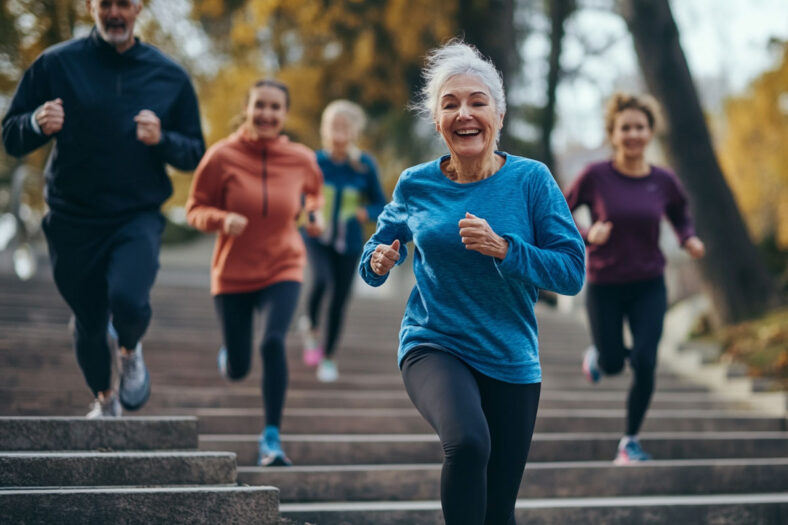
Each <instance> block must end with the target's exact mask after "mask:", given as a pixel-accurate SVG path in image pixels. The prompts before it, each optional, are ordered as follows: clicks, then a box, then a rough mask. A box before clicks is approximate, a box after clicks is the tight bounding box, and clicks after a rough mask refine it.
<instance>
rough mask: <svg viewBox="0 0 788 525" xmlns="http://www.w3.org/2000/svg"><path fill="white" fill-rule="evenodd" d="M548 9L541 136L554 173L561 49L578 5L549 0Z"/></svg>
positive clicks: (572, 0) (543, 157)
mask: <svg viewBox="0 0 788 525" xmlns="http://www.w3.org/2000/svg"><path fill="white" fill-rule="evenodd" d="M548 4H549V5H548V9H549V15H550V57H549V65H550V67H549V70H548V72H547V104H546V105H545V107H544V109H543V110H542V118H541V120H542V122H541V128H542V138H541V160H542V162H544V163H545V164H547V167H548V168H550V171H551V172H552V173H553V175H554V176H555V175H556V171H555V155H554V153H553V146H552V144H551V139H552V136H553V129H554V128H555V105H556V93H557V91H558V83H559V82H560V81H561V51H562V50H563V41H564V33H565V31H564V23H565V22H566V20H567V18H569V16H570V15H571V14H572V13H573V12H574V11H575V9H576V8H577V5H576V3H575V0H549V2H548Z"/></svg>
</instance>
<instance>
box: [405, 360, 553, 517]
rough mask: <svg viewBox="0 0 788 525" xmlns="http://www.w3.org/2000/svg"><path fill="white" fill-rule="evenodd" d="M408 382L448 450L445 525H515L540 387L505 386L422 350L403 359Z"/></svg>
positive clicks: (443, 491) (443, 495)
mask: <svg viewBox="0 0 788 525" xmlns="http://www.w3.org/2000/svg"><path fill="white" fill-rule="evenodd" d="M402 377H403V380H404V382H405V388H406V389H407V391H408V395H409V396H410V399H411V400H412V401H413V404H414V405H415V406H416V408H417V409H418V410H419V412H420V413H421V415H422V416H424V418H425V419H426V420H427V421H428V422H429V423H430V425H432V427H433V428H434V429H435V431H436V432H437V433H438V437H439V438H440V441H441V446H442V447H443V453H444V461H443V470H442V472H441V505H442V507H443V516H444V519H445V520H446V525H460V524H462V525H481V524H485V525H513V524H514V523H515V519H514V504H515V501H516V499H517V492H518V490H519V488H520V482H521V481H522V478H523V471H524V469H525V462H526V459H527V458H528V450H529V448H530V446H531V437H532V436H533V432H534V423H535V421H536V410H537V408H538V406H539V393H540V390H541V383H533V384H523V385H520V384H512V383H504V382H502V381H498V380H496V379H492V378H490V377H487V376H485V375H483V374H481V373H479V372H477V371H476V370H474V369H473V368H471V367H470V366H468V365H467V364H465V363H464V362H463V361H462V360H460V359H459V358H457V357H455V356H454V355H452V354H450V353H448V352H444V351H441V350H437V349H435V348H430V347H424V346H422V347H419V348H415V349H413V350H411V351H410V352H409V353H408V354H407V355H406V356H405V358H404V360H403V362H402Z"/></svg>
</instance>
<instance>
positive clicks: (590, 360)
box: [583, 345, 602, 383]
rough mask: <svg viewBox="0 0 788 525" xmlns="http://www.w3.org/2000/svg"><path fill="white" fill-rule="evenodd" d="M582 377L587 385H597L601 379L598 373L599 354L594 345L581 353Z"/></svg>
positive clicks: (600, 374)
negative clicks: (583, 376) (586, 380)
mask: <svg viewBox="0 0 788 525" xmlns="http://www.w3.org/2000/svg"><path fill="white" fill-rule="evenodd" d="M583 375H585V376H586V379H588V382H589V383H598V382H599V379H600V378H601V377H602V373H601V372H600V371H599V352H598V351H597V349H596V347H595V346H594V345H591V346H589V347H588V348H586V351H585V352H584V353H583Z"/></svg>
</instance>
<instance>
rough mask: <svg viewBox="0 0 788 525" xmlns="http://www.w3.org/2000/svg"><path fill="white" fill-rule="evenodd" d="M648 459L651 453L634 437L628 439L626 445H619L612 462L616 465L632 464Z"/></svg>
mask: <svg viewBox="0 0 788 525" xmlns="http://www.w3.org/2000/svg"><path fill="white" fill-rule="evenodd" d="M650 460H651V454H649V453H647V452H646V451H644V450H643V449H642V448H641V446H640V442H639V441H637V440H636V439H630V440H629V441H627V444H626V445H624V446H623V447H619V449H618V454H616V459H614V460H613V463H614V464H616V465H634V464H637V463H642V462H644V461H650Z"/></svg>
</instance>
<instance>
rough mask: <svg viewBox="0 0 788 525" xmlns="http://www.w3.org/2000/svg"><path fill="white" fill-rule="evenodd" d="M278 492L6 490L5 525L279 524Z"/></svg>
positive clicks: (2, 495) (1, 502)
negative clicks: (71, 524) (66, 524)
mask: <svg viewBox="0 0 788 525" xmlns="http://www.w3.org/2000/svg"><path fill="white" fill-rule="evenodd" d="M278 507H279V493H278V490H277V489H276V488H274V487H243V486H241V487H239V486H235V485H230V486H214V487H94V488H66V489H64V488H52V489H18V490H0V509H2V514H3V523H4V524H5V525H12V524H13V525H22V524H24V525H33V524H36V525H38V524H51V523H96V524H98V523H162V524H163V523H236V524H264V525H274V524H278V523H279V510H278Z"/></svg>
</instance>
